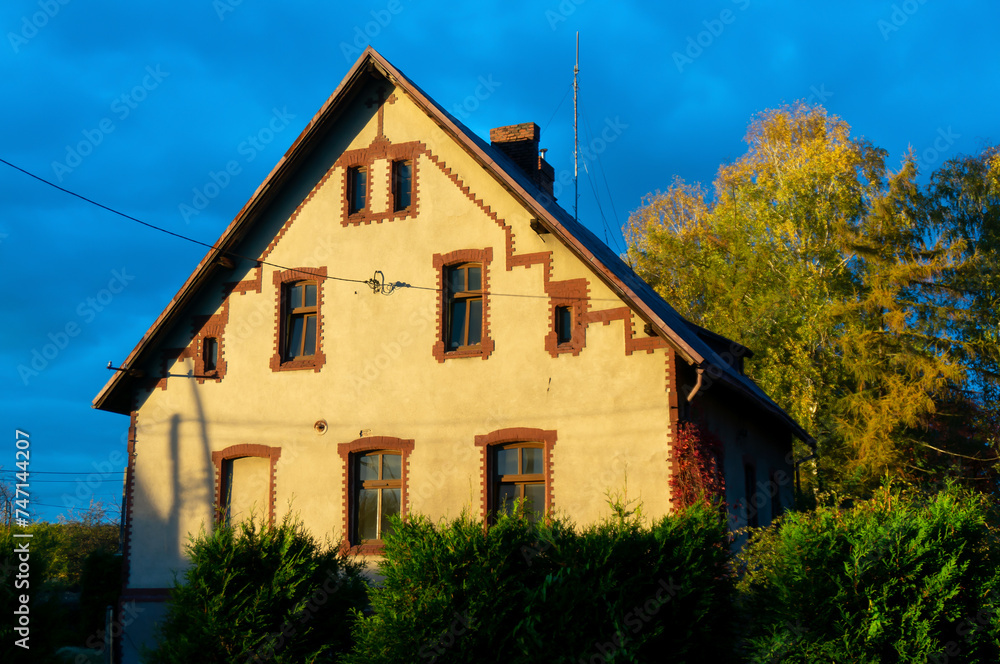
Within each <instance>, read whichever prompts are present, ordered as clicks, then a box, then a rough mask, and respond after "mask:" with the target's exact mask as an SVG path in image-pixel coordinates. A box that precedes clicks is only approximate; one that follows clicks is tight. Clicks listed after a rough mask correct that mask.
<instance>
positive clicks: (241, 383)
mask: <svg viewBox="0 0 1000 664" xmlns="http://www.w3.org/2000/svg"><path fill="white" fill-rule="evenodd" d="M374 93H375V90H374V89H372V90H367V91H364V92H363V93H362V94H361V95H359V96H358V97H357V99H358V100H362V99H365V98H366V97H369V96H373V95H374ZM395 96H396V101H395V103H393V104H387V105H386V106H385V107H384V109H385V110H384V126H385V134H386V136H387V137H388V139H389V140H390V141H391V142H393V143H401V142H405V141H417V140H419V141H422V142H423V143H424V144H426V146H427V149H428V150H429V151H430V153H431V154H432V155H434V156H435V157H436V159H437V161H438V162H439V163H434V160H432V159H431V158H429V157H428V156H425V155H420V156H418V157H417V159H418V164H417V194H416V195H417V196H418V198H419V200H418V210H419V213H418V215H417V217H416V218H410V219H398V220H394V221H382V222H372V223H370V224H362V225H357V226H355V225H351V226H346V227H345V226H344V225H342V223H341V221H342V217H343V212H342V211H343V207H344V205H343V197H342V191H343V187H342V181H343V169H341V168H339V167H337V168H334V169H333V172H332V174H331V175H330V177H329V178H328V179H326V180H325V181H324V182H323V183H322V184H319V185H316V183H317V182H319V181H320V178H321V177H322V175H323V174H324V173H325V172H326V171H327V170H328V169H330V168H331V166H332V165H333V164H334V162H336V160H337V158H338V157H339V156H340V154H341V153H342V152H343V151H344V150H345V149H360V148H365V147H367V146H368V145H369V144H370V143H371V142H372V140H373V139H374V138H375V136H376V133H377V117H376V116H375V114H374V113H375V111H374V109H369V108H366V107H365V105H364V104H363V103H360V102H359V103H356V104H354V105H353V106H352V108H351V109H350V110H349V111H347V112H346V113H345V115H344V116H343V117H342V118H341V120H340V121H339V123H338V127H341V130H340V131H339V132H335V133H333V134H331V135H329V136H327V137H326V139H325V142H324V144H323V147H322V148H321V149H320V150H319V151H318V152H317V154H316V156H315V158H314V159H313V161H312V162H311V163H310V164H309V165H307V166H306V167H304V168H303V175H302V178H301V182H302V183H303V186H301V187H290V188H289V191H288V192H287V195H286V197H285V198H284V199H283V200H280V201H277V202H275V203H274V204H273V205H272V206H271V208H270V209H269V211H268V212H267V213H266V214H265V215H264V216H263V217H262V218H261V219H260V221H259V222H258V224H257V227H256V230H255V232H254V233H252V234H251V235H250V236H249V237H248V238H246V240H245V242H244V246H243V247H241V252H242V253H243V254H244V255H253V256H257V255H261V252H263V251H264V249H265V248H266V247H267V246H268V244H269V243H270V242H271V240H272V239H273V238H274V237H275V236H276V235H277V234H278V233H279V231H280V230H281V229H282V227H283V225H284V224H285V222H286V221H287V220H288V219H289V218H290V217H291V216H292V214H293V213H294V211H295V209H296V207H298V206H299V204H300V203H302V201H303V200H305V199H306V196H307V195H308V194H309V192H310V190H312V189H313V187H314V186H315V191H313V193H312V196H311V197H310V198H308V201H307V202H305V203H304V204H303V205H302V206H301V209H299V210H298V212H297V216H295V218H294V221H293V222H292V223H291V224H290V225H288V226H287V228H286V229H285V230H284V232H283V234H282V235H281V237H280V240H279V241H278V242H277V244H276V246H275V247H274V248H273V250H272V251H270V253H269V254H268V256H267V259H266V260H267V262H268V263H272V264H276V265H280V266H284V267H312V268H319V267H325V268H326V270H327V273H328V275H331V276H339V277H346V278H350V279H360V280H363V279H367V278H370V277H371V276H372V274H373V273H374V272H375V271H376V270H381V271H382V272H383V273H384V275H385V278H386V280H387V281H389V282H397V281H399V282H405V283H406V284H408V285H410V286H411V287H400V288H397V289H396V290H395V292H393V293H392V294H391V295H382V294H378V295H376V294H373V293H372V291H371V290H370V289H369V288H368V287H367V286H365V285H363V284H358V283H347V282H341V281H336V280H326V281H324V282H323V284H322V303H321V316H322V319H323V320H322V327H323V332H322V350H323V352H324V354H325V356H326V362H325V365H324V366H323V367H322V369H321V370H320V371H318V372H315V371H313V370H298V371H279V372H275V371H272V369H271V367H270V364H269V362H270V359H271V357H272V355H273V354H274V352H275V326H276V324H277V315H276V311H277V298H278V288H277V287H276V286H275V285H274V283H273V280H272V274H273V273H274V272H275V271H276V270H277V269H278V268H275V267H271V266H269V265H264V266H263V267H262V279H261V291H260V292H259V293H257V292H254V291H252V290H251V291H250V292H247V293H245V294H239V293H233V294H231V295H230V296H229V298H228V304H227V305H226V307H227V308H224V306H223V300H222V293H223V284H224V283H225V282H232V281H240V280H247V279H252V278H253V277H254V270H253V266H252V265H251V264H249V263H246V262H243V263H241V264H239V265H237V267H236V269H235V270H232V271H226V270H221V271H220V272H219V273H218V277H217V284H216V285H217V286H218V287H215V286H213V287H211V288H206V289H205V290H204V294H203V296H202V297H201V299H200V301H199V303H198V304H197V305H196V306H195V307H194V308H192V310H191V311H190V315H191V316H195V315H203V316H207V315H212V314H221V313H223V312H227V313H228V322H227V323H226V327H225V331H224V333H223V335H222V344H223V351H224V360H225V363H226V371H225V377H224V378H223V379H222V380H221V381H218V382H217V381H214V380H205V381H203V382H201V383H199V382H198V381H197V380H196V379H194V378H186V377H183V375H185V374H187V373H189V372H193V371H194V369H195V366H196V365H195V363H194V362H193V360H192V359H190V358H189V359H184V360H181V361H178V362H176V363H173V364H172V365H170V366H168V367H167V369H168V371H169V373H170V374H171V377H170V378H168V379H167V380H166V389H161V388H160V387H157V388H155V389H153V390H152V391H150V392H148V393H143V394H142V395H141V399H140V407H139V409H138V415H137V426H138V432H137V436H136V447H135V449H136V460H135V485H134V497H133V513H132V524H133V525H132V528H133V531H132V556H131V577H130V579H129V585H130V586H132V587H136V588H143V587H165V586H169V585H170V583H171V581H172V579H173V572H174V570H178V569H183V567H184V564H185V563H184V555H183V546H184V543H185V541H186V538H187V535H188V534H189V533H197V532H198V531H199V529H201V528H209V527H210V524H211V521H212V516H213V501H214V495H215V487H214V481H215V476H214V473H215V470H214V466H213V463H212V452H217V451H220V450H223V449H225V448H227V447H230V446H233V445H245V444H252V445H265V446H269V447H280V448H281V455H280V458H279V459H278V461H277V464H276V468H275V504H276V511H277V516H278V517H279V518H280V516H281V514H283V513H284V512H285V511H287V510H289V509H291V510H294V511H296V512H298V513H299V514H300V515H301V516H302V518H303V519H304V520H305V522H306V524H307V526H308V527H309V528H310V529H311V530H312V531H313V532H314V533H315V534H317V535H319V536H320V537H322V536H323V535H325V534H331V535H333V536H335V537H336V536H339V535H340V534H342V526H343V516H342V515H343V489H342V487H343V484H342V482H343V477H344V473H345V468H344V467H343V462H342V459H341V457H340V456H339V455H338V453H337V446H338V444H340V443H346V442H350V441H353V440H355V439H357V438H359V436H360V435H361V434H362V432H364V433H365V435H373V436H393V437H398V438H402V439H408V440H413V441H414V448H413V452H412V454H411V455H410V467H409V479H408V493H409V508H410V511H411V512H420V513H424V514H427V515H430V516H431V517H433V518H440V517H454V516H456V515H458V514H459V513H460V512H462V510H465V509H469V510H471V511H472V512H473V513H475V514H478V513H479V509H480V499H481V487H480V474H481V471H480V460H481V451H480V448H477V447H476V446H475V445H474V441H475V436H477V435H483V434H488V433H490V432H491V431H494V430H498V429H504V428H509V427H531V428H538V429H543V430H547V431H555V432H556V435H557V441H556V444H555V446H554V448H553V456H552V463H553V476H552V477H553V479H552V492H553V500H554V508H555V510H556V511H557V512H560V513H563V514H565V515H567V516H569V517H570V518H572V519H573V520H574V521H575V522H576V523H578V524H586V523H590V522H594V521H596V520H598V519H600V518H602V517H603V516H605V515H607V514H608V509H607V505H606V502H605V497H604V492H605V491H606V490H608V489H612V490H613V489H619V488H621V487H622V485H623V483H624V479H625V471H626V469H627V472H628V485H629V491H630V495H633V496H638V495H640V494H641V498H642V501H643V503H644V507H645V510H646V513H647V514H648V515H649V516H650V517H656V516H659V515H662V514H665V513H666V512H667V511H668V509H669V502H668V488H667V481H668V462H667V457H668V435H669V393H668V391H667V389H668V381H667V376H666V366H667V363H666V357H665V353H666V352H667V351H666V349H662V348H661V349H657V350H654V351H653V352H649V353H647V352H646V351H638V352H635V353H633V354H631V355H627V354H626V346H625V338H626V333H625V325H627V324H628V323H627V322H626V321H622V320H612V321H610V322H609V323H608V324H607V325H605V324H602V323H600V322H597V323H592V324H590V325H589V326H588V329H587V330H586V347H585V348H584V349H583V350H582V352H581V353H580V354H579V355H578V356H572V355H569V354H564V355H560V356H558V357H552V356H551V355H550V354H549V352H548V351H546V349H545V346H544V339H545V335H546V334H547V333H548V332H549V330H550V325H551V322H550V299H549V297H548V296H547V295H546V292H545V266H544V265H542V264H534V265H531V266H529V267H523V266H514V267H512V268H511V269H508V265H507V235H506V233H505V231H504V229H503V228H501V227H500V226H499V225H498V223H497V222H496V221H494V220H493V219H492V218H490V216H489V215H488V214H487V212H485V211H484V210H483V208H482V207H481V206H480V205H478V204H477V203H476V202H475V201H474V200H470V198H469V196H467V195H466V194H465V193H464V192H463V191H462V190H461V189H460V188H459V187H458V186H457V185H456V183H455V182H454V181H453V180H452V179H451V178H450V177H449V176H448V175H447V174H446V173H445V172H444V171H443V170H442V168H443V167H447V168H448V169H451V172H452V173H454V174H457V176H458V177H459V178H460V179H461V181H462V182H463V184H464V186H467V187H468V188H469V191H470V193H471V195H472V196H473V197H474V198H475V199H479V200H481V201H483V202H485V204H486V205H488V206H490V208H491V210H492V211H493V212H495V213H496V214H497V216H498V217H499V218H500V219H502V220H503V222H504V223H506V224H507V225H508V226H509V227H510V228H511V230H512V233H513V247H514V254H515V255H521V254H528V253H534V252H552V273H551V279H552V280H554V281H559V280H565V279H575V278H584V279H586V280H587V282H588V285H589V296H590V308H591V310H603V309H614V308H619V307H622V306H624V304H623V302H622V301H621V300H620V299H618V298H617V297H616V296H615V295H614V293H613V292H612V291H610V290H609V289H608V288H607V287H606V286H604V285H603V284H602V283H601V281H600V280H599V279H598V278H597V277H596V276H595V274H594V272H593V271H592V270H591V269H590V268H589V267H588V266H587V265H585V264H583V263H582V262H581V261H580V260H579V259H578V258H576V257H575V256H574V255H573V254H572V253H571V252H570V251H569V250H568V249H567V248H565V247H564V246H562V245H561V244H560V243H559V241H558V240H556V239H555V238H554V237H553V236H552V235H545V236H539V235H538V234H536V233H535V232H533V231H532V230H531V229H530V228H529V223H530V220H531V215H530V213H529V212H528V211H527V210H526V209H525V208H523V207H522V206H521V205H520V204H519V203H518V202H517V201H516V200H515V199H514V198H513V196H512V195H511V194H510V193H508V192H507V191H506V190H505V189H504V188H503V187H502V186H501V185H500V184H499V183H498V182H497V181H496V180H495V179H494V178H493V176H491V175H490V174H489V173H487V171H485V170H484V169H483V167H481V166H480V165H479V164H478V163H477V162H476V161H475V160H474V159H473V158H472V157H471V156H469V155H468V154H467V153H466V152H465V151H464V149H462V148H460V147H459V146H458V145H457V144H456V143H455V142H454V141H453V140H452V139H451V138H450V137H449V136H448V135H447V134H446V133H445V132H444V131H443V130H442V129H441V128H439V127H438V126H437V125H435V124H434V123H433V122H432V120H431V119H430V118H429V117H428V116H427V115H426V114H424V113H423V112H422V111H420V110H419V109H418V108H417V107H416V105H415V104H413V103H412V102H411V100H410V99H409V98H408V97H407V96H406V95H405V94H404V93H402V92H401V91H400V90H398V89H397V90H396V91H395ZM388 177H389V168H388V162H376V165H375V167H374V168H373V169H372V180H373V185H372V187H371V208H372V209H373V210H380V209H385V207H386V206H387V205H388V201H387V200H386V198H385V195H384V192H385V190H386V186H387V184H386V183H387V178H388ZM487 247H489V248H491V249H492V252H493V259H492V262H491V263H490V265H489V285H490V289H489V290H490V293H489V295H488V299H489V303H488V307H489V320H490V335H491V337H492V339H493V340H494V342H495V350H494V352H493V353H492V355H490V357H489V358H488V359H486V360H483V359H481V358H478V357H473V358H450V359H447V360H446V361H445V362H443V363H442V362H439V361H438V360H437V359H436V358H435V357H434V355H433V353H432V347H433V345H434V343H435V341H436V340H437V316H438V313H437V298H438V297H439V294H438V293H437V292H436V291H435V290H434V289H435V288H436V286H437V280H438V273H437V268H435V267H434V266H433V263H432V257H433V255H434V254H445V253H447V252H451V251H455V250H461V249H484V248H487ZM634 328H635V330H636V334H637V336H640V337H642V336H645V335H644V334H643V332H642V321H641V320H640V319H638V318H635V322H634ZM173 337H174V338H173V339H172V340H171V342H170V344H168V345H167V347H175V348H184V347H186V346H188V345H189V344H190V343H191V328H190V326H179V327H178V329H176V330H175V331H174V333H173ZM146 370H147V372H149V373H150V375H158V374H159V372H160V371H162V369H161V367H159V366H158V365H155V364H154V363H150V365H149V366H148V367H146ZM320 420H325V421H326V423H327V424H328V428H327V429H326V430H325V432H324V433H318V432H317V431H316V429H314V424H315V423H316V422H317V421H320Z"/></svg>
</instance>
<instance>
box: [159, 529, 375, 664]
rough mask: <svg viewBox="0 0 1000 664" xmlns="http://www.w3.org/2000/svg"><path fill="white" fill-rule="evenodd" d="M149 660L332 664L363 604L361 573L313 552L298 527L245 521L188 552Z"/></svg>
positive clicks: (333, 551) (333, 554)
mask: <svg viewBox="0 0 1000 664" xmlns="http://www.w3.org/2000/svg"><path fill="white" fill-rule="evenodd" d="M187 548H188V553H189V556H190V559H191V567H190V568H189V569H188V570H187V572H186V573H185V575H184V582H183V583H175V587H174V589H173V592H172V593H171V597H170V600H169V602H168V605H167V613H166V617H165V619H164V621H163V623H162V625H161V627H160V634H159V642H158V647H157V649H156V650H155V651H152V652H149V653H147V657H148V658H149V660H150V661H152V662H161V663H165V662H174V663H177V664H180V663H184V664H187V663H188V662H253V661H261V662H263V661H273V662H276V663H279V664H280V663H281V662H294V663H296V664H301V663H302V662H332V661H335V657H336V655H337V653H339V652H343V651H345V650H347V649H348V648H349V647H350V611H351V609H356V608H359V607H363V606H364V605H365V603H366V585H365V582H364V580H363V578H362V576H361V566H360V565H359V564H358V563H356V562H354V561H352V560H350V559H348V558H346V557H345V556H344V555H343V554H342V553H340V552H339V549H338V548H336V547H331V546H326V547H321V546H319V545H318V544H317V543H316V541H315V539H314V538H313V537H311V536H310V535H309V534H307V533H306V531H305V528H304V526H303V525H302V523H301V522H300V521H298V520H297V519H293V518H292V517H290V516H287V515H286V517H285V518H284V519H283V520H282V522H281V523H280V524H278V525H263V524H261V523H259V522H257V521H256V520H254V519H247V520H245V521H243V522H241V523H240V524H239V525H238V526H235V527H222V526H220V527H217V528H216V529H215V530H214V531H213V532H212V533H211V534H205V533H202V534H201V536H200V537H198V538H197V539H192V540H191V541H190V543H189V544H188V547H187Z"/></svg>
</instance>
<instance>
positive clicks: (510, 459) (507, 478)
mask: <svg viewBox="0 0 1000 664" xmlns="http://www.w3.org/2000/svg"><path fill="white" fill-rule="evenodd" d="M475 444H476V447H478V448H480V449H481V450H482V457H481V464H482V465H481V473H482V475H481V478H482V479H481V483H482V487H483V492H482V518H483V519H484V520H487V521H489V520H491V519H493V518H495V517H496V515H497V514H502V513H510V512H511V511H513V509H514V505H515V502H516V501H518V500H520V501H521V505H522V509H523V512H524V514H525V515H527V516H528V518H530V519H531V520H532V521H534V520H535V519H537V518H538V515H539V514H548V513H549V512H551V511H552V508H553V502H552V501H553V497H552V495H553V494H552V450H553V449H554V447H555V444H556V432H555V431H546V430H543V429H533V428H528V427H512V428H507V429H499V430H497V431H493V432H492V433H488V434H486V435H482V436H476V440H475Z"/></svg>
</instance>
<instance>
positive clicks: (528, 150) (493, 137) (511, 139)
mask: <svg viewBox="0 0 1000 664" xmlns="http://www.w3.org/2000/svg"><path fill="white" fill-rule="evenodd" d="M541 135H542V131H541V129H539V128H538V125H536V124H535V123H534V122H525V123H524V124H518V125H508V126H506V127H496V128H495V129H490V143H492V144H493V147H495V148H497V149H498V150H500V151H501V152H503V153H504V154H505V155H507V156H508V157H510V158H511V160H512V161H513V162H514V163H515V164H517V165H518V166H519V167H520V168H521V170H522V171H524V173H525V174H526V175H527V176H528V177H529V178H530V179H531V181H532V182H534V183H535V184H536V185H537V186H538V188H539V189H541V190H542V191H544V192H545V193H547V194H548V195H549V196H552V183H553V182H554V181H555V169H554V168H552V166H551V165H550V164H549V163H548V162H547V161H545V157H544V155H543V154H542V153H539V151H538V141H539V139H540V138H541Z"/></svg>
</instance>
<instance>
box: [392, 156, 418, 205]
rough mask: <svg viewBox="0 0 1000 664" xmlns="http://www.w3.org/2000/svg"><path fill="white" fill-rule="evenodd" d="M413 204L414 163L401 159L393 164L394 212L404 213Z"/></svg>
mask: <svg viewBox="0 0 1000 664" xmlns="http://www.w3.org/2000/svg"><path fill="white" fill-rule="evenodd" d="M412 204H413V162H412V161H410V160H409V159H401V160H398V161H394V162H392V210H393V212H402V211H404V210H408V209H409V208H410V206H411V205H412Z"/></svg>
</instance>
